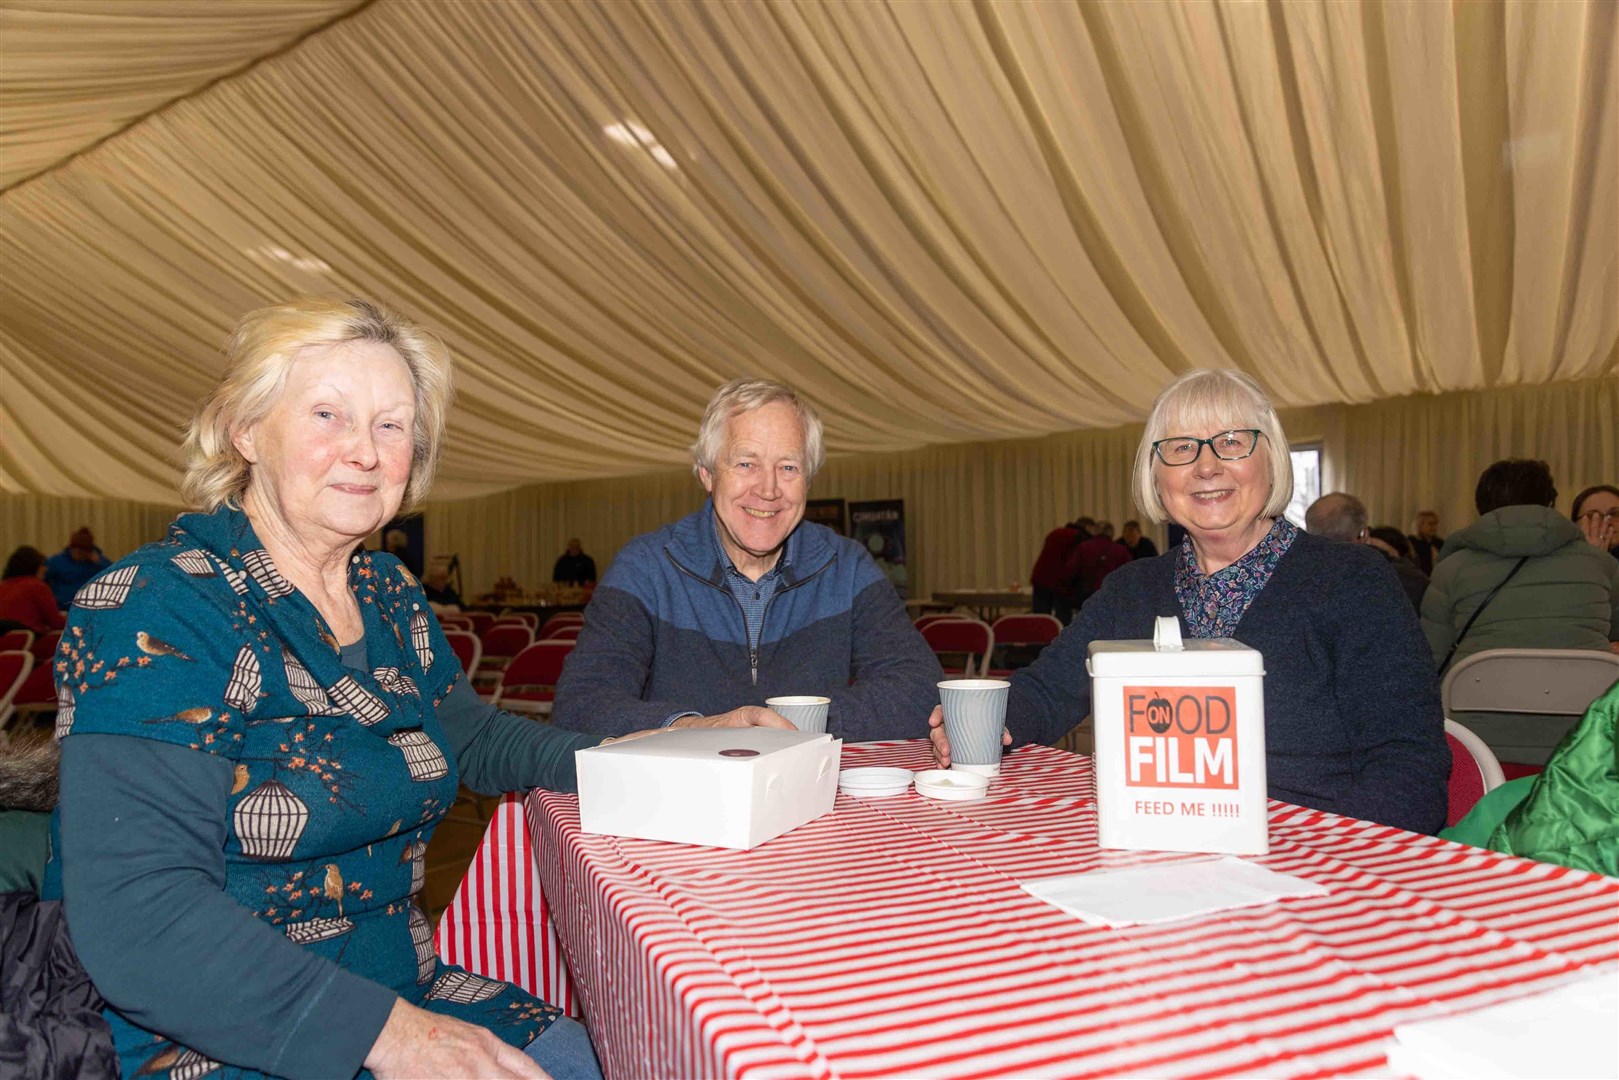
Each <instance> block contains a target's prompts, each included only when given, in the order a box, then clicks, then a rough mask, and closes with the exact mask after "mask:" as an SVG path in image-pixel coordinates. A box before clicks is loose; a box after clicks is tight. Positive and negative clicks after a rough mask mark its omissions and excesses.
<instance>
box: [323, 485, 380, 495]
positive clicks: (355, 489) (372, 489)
mask: <svg viewBox="0 0 1619 1080" xmlns="http://www.w3.org/2000/svg"><path fill="white" fill-rule="evenodd" d="M332 486H333V487H334V488H336V489H337V490H338V491H341V492H342V493H343V494H345V495H372V494H375V493H376V490H377V488H376V485H375V484H333V485H332Z"/></svg>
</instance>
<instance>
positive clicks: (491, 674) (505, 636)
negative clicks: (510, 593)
mask: <svg viewBox="0 0 1619 1080" xmlns="http://www.w3.org/2000/svg"><path fill="white" fill-rule="evenodd" d="M478 640H479V641H481V642H482V643H483V659H482V660H480V661H479V663H478V673H477V675H476V676H474V678H473V681H474V683H475V684H482V686H483V687H484V688H485V689H487V688H490V687H493V685H494V684H495V683H497V682H499V681H500V673H501V671H502V670H503V669H504V668H505V667H506V665H507V664H509V663H511V660H512V657H514V656H516V655H517V654H518V653H520V652H522V651H523V650H524V649H526V648H528V647H529V646H530V645H532V644H534V632H533V631H531V630H530V629H529V628H528V624H527V623H498V622H497V623H495V624H493V625H492V626H490V627H489V629H487V630H485V631H484V632H483V633H481V634H479V635H478Z"/></svg>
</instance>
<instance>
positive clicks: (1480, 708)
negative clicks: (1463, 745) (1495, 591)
mask: <svg viewBox="0 0 1619 1080" xmlns="http://www.w3.org/2000/svg"><path fill="white" fill-rule="evenodd" d="M1616 681H1619V655H1615V654H1613V653H1611V652H1602V651H1598V650H1596V649H1486V650H1484V651H1483V652H1477V653H1474V654H1473V655H1472V656H1467V657H1463V658H1462V659H1461V660H1458V661H1457V662H1456V663H1455V664H1454V665H1453V666H1452V667H1451V669H1450V671H1449V672H1448V673H1446V675H1445V681H1444V683H1443V684H1442V685H1441V686H1440V690H1439V696H1440V699H1441V701H1442V702H1443V704H1444V710H1445V715H1446V716H1455V715H1456V714H1457V713H1459V712H1502V713H1550V714H1555V715H1559V716H1583V715H1585V710H1586V709H1588V708H1590V707H1591V702H1593V701H1595V700H1596V699H1597V698H1599V697H1601V696H1602V695H1603V694H1605V693H1607V692H1608V690H1609V688H1610V687H1612V686H1613V684H1614V683H1615V682H1616Z"/></svg>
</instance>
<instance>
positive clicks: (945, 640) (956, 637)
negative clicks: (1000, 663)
mask: <svg viewBox="0 0 1619 1080" xmlns="http://www.w3.org/2000/svg"><path fill="white" fill-rule="evenodd" d="M922 639H923V640H924V641H926V642H927V643H928V648H930V649H932V650H933V651H934V653H935V654H937V655H938V657H939V662H940V664H941V665H942V666H943V667H944V673H945V674H946V675H960V676H962V677H963V678H968V679H970V678H972V677H973V675H974V674H975V673H976V672H980V671H983V670H985V669H987V668H988V666H989V654H990V653H991V652H993V651H994V650H995V632H994V631H993V630H991V629H990V628H989V624H988V623H984V622H980V621H978V620H977V619H944V620H942V621H940V622H931V623H928V624H927V625H926V626H924V627H923V628H922ZM957 656H960V657H963V658H964V660H963V663H962V664H961V666H959V667H958V666H956V665H955V662H954V661H955V657H957Z"/></svg>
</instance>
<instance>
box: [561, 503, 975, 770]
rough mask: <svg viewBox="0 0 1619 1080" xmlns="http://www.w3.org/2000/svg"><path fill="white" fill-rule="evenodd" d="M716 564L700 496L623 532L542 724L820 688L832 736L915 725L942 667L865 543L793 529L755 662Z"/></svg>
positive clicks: (598, 726) (910, 735) (643, 719)
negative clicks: (676, 516) (694, 504)
mask: <svg viewBox="0 0 1619 1080" xmlns="http://www.w3.org/2000/svg"><path fill="white" fill-rule="evenodd" d="M726 567H727V563H726V562H725V560H724V559H723V558H722V555H721V552H720V546H719V543H718V541H717V540H716V539H715V537H714V510H713V503H712V502H706V503H704V504H703V508H702V509H701V510H698V511H697V512H696V513H694V514H689V515H687V516H686V517H684V518H682V519H680V520H679V521H677V522H675V523H674V524H672V525H667V526H665V527H663V528H661V529H659V530H657V531H656V532H650V533H647V534H645V535H644V536H638V537H636V538H635V539H634V540H631V541H630V542H629V543H628V544H626V545H625V546H624V548H623V550H621V551H620V552H619V553H618V555H617V557H615V558H614V559H613V565H612V566H611V567H609V568H608V571H607V573H606V575H605V576H603V578H602V580H601V584H600V585H598V586H597V587H596V593H595V595H594V596H593V597H592V598H591V601H590V606H589V607H587V608H586V609H585V625H584V628H583V629H582V630H580V632H579V643H578V646H577V647H576V648H575V649H574V651H573V654H572V655H571V656H569V657H568V663H567V666H566V667H565V668H564V669H563V671H562V678H561V681H560V682H559V683H558V684H557V696H556V704H555V706H554V707H553V709H552V713H551V720H552V722H553V723H554V724H556V725H557V726H558V727H561V728H566V729H569V730H572V731H583V732H588V733H590V734H592V735H596V736H608V735H623V734H626V733H628V732H631V731H638V730H641V729H643V728H655V727H658V726H659V725H660V724H662V723H663V721H664V720H666V719H667V718H669V717H670V716H673V715H676V714H679V713H682V712H696V713H701V714H702V715H704V716H712V715H715V714H718V713H724V712H729V711H731V710H732V709H735V708H738V707H739V706H743V705H763V704H764V703H765V699H766V698H771V697H777V696H783V695H788V694H817V695H822V696H825V697H828V698H831V699H832V704H831V707H830V708H829V709H828V710H827V730H828V731H829V732H831V733H832V734H833V735H837V736H841V737H842V738H844V739H848V740H850V741H860V740H867V739H916V738H921V737H923V736H925V735H926V734H927V730H928V729H927V718H928V713H929V712H930V711H931V710H932V708H933V706H935V705H937V704H938V703H939V691H938V689H937V688H936V686H935V684H936V683H937V682H938V681H939V680H940V679H942V678H944V675H943V674H942V673H941V672H940V670H939V661H938V658H937V657H935V656H934V655H933V651H932V650H931V649H929V648H928V644H927V642H926V641H923V640H922V635H921V634H919V633H917V631H916V628H915V627H914V626H912V625H911V620H910V617H909V616H908V615H906V613H905V605H904V603H903V602H902V601H901V600H900V598H899V594H898V593H897V592H895V591H894V586H893V585H892V584H891V583H890V582H889V581H888V579H887V578H885V577H883V574H882V571H881V570H879V569H877V564H876V563H874V562H873V561H872V559H871V556H870V555H869V554H867V552H866V549H865V547H864V546H862V545H861V544H858V543H856V542H855V541H853V540H850V539H848V538H847V537H842V536H839V535H838V534H837V533H834V532H833V531H832V530H831V529H828V528H826V527H825V526H824V525H816V524H813V523H811V522H807V521H806V522H802V523H800V524H799V526H798V528H796V529H794V530H793V533H792V535H791V536H789V537H788V538H787V544H786V547H785V550H784V551H783V553H782V561H781V571H782V581H781V584H780V585H778V586H777V588H776V593H775V595H774V596H773V597H772V598H771V600H770V602H769V604H768V605H767V606H766V608H765V614H764V623H763V625H762V626H761V627H760V631H759V643H758V657H757V660H758V667H757V673H756V674H755V670H754V666H753V663H752V660H753V658H752V657H750V655H749V649H748V632H747V626H746V623H745V622H744V620H743V614H742V608H741V605H740V604H738V603H737V600H736V597H735V596H733V595H732V594H731V591H730V589H729V588H728V587H727V586H726V584H725V572H726ZM755 680H757V681H755Z"/></svg>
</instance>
